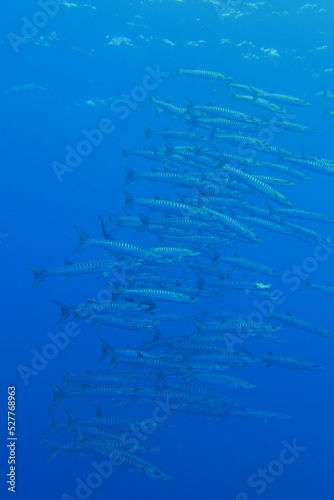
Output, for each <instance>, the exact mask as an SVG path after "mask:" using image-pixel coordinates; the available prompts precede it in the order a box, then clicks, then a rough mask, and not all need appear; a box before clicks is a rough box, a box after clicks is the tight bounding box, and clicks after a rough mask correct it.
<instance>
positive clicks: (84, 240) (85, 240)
mask: <svg viewBox="0 0 334 500" xmlns="http://www.w3.org/2000/svg"><path fill="white" fill-rule="evenodd" d="M74 227H75V229H76V230H77V231H78V233H79V245H78V248H77V249H76V250H74V252H73V253H78V252H80V251H81V250H83V249H84V248H87V247H88V246H89V245H90V237H89V236H88V234H87V233H85V231H83V230H82V229H80V228H79V227H77V226H74Z"/></svg>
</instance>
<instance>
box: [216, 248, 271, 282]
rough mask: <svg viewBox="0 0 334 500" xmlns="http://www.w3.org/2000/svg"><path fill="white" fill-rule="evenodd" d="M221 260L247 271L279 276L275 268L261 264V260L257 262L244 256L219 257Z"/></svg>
mask: <svg viewBox="0 0 334 500" xmlns="http://www.w3.org/2000/svg"><path fill="white" fill-rule="evenodd" d="M219 260H221V261H223V262H226V263H228V264H233V265H234V266H236V267H241V268H242V269H246V270H247V271H252V272H253V273H259V274H265V275H267V276H278V275H279V274H278V272H277V271H275V269H273V268H271V267H269V266H266V265H264V264H261V263H260V262H255V261H253V260H249V259H243V258H242V257H222V256H220V257H219ZM258 288H259V287H258Z"/></svg>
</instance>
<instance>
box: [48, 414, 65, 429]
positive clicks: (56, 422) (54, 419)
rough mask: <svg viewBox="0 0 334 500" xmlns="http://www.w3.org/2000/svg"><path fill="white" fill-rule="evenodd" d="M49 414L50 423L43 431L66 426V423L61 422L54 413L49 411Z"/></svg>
mask: <svg viewBox="0 0 334 500" xmlns="http://www.w3.org/2000/svg"><path fill="white" fill-rule="evenodd" d="M50 415H51V424H50V427H49V428H48V430H46V431H45V434H49V433H50V432H53V431H56V430H57V429H59V428H60V427H66V425H65V424H64V423H63V422H61V421H60V420H59V418H58V417H56V415H54V414H53V413H51V412H50Z"/></svg>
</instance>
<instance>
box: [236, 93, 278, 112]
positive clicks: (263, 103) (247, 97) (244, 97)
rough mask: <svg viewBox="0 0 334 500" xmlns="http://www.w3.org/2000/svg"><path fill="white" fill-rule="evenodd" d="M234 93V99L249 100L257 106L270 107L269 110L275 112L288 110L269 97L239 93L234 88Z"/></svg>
mask: <svg viewBox="0 0 334 500" xmlns="http://www.w3.org/2000/svg"><path fill="white" fill-rule="evenodd" d="M231 90H232V89H231ZM232 94H233V100H234V101H236V100H238V99H239V100H241V101H246V102H249V103H251V104H255V105H256V106H259V107H260V108H263V109H268V110H269V111H272V112H273V113H278V114H285V113H286V110H285V109H284V108H282V107H281V106H278V105H277V104H274V103H273V102H271V101H268V100H267V99H264V98H263V97H256V96H251V95H244V94H237V93H236V92H234V91H233V90H232Z"/></svg>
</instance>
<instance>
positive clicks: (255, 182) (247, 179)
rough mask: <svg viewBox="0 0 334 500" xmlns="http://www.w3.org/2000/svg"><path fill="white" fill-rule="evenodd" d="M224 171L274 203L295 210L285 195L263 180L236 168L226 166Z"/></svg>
mask: <svg viewBox="0 0 334 500" xmlns="http://www.w3.org/2000/svg"><path fill="white" fill-rule="evenodd" d="M221 168H222V170H225V171H226V172H228V173H230V174H231V176H234V177H236V178H237V179H239V180H241V181H242V182H244V183H245V184H247V186H249V187H251V188H252V189H254V190H255V191H258V192H260V193H262V194H264V195H265V196H267V197H268V198H270V199H271V200H273V201H276V202H277V203H280V204H281V205H286V206H288V207H290V208H293V205H292V203H291V202H290V201H289V199H288V198H287V197H286V196H284V195H283V194H281V193H279V192H278V191H276V189H274V188H273V187H271V186H269V185H268V184H266V183H264V182H262V181H261V180H259V179H257V178H256V177H254V176H253V175H250V174H247V173H246V172H242V171H241V170H238V169H236V168H233V167H230V166H227V165H224V166H223V167H221Z"/></svg>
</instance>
